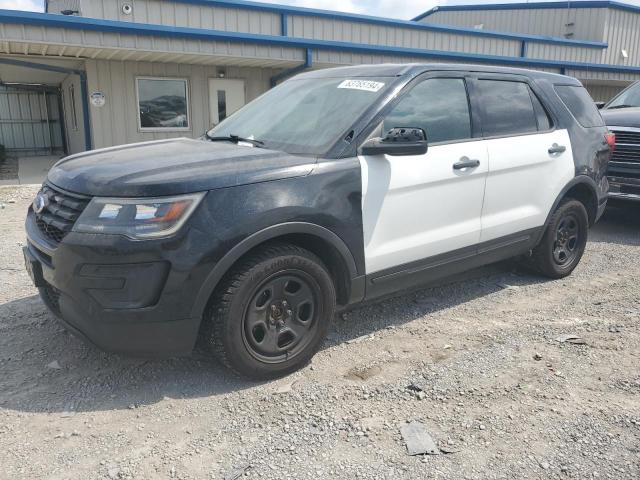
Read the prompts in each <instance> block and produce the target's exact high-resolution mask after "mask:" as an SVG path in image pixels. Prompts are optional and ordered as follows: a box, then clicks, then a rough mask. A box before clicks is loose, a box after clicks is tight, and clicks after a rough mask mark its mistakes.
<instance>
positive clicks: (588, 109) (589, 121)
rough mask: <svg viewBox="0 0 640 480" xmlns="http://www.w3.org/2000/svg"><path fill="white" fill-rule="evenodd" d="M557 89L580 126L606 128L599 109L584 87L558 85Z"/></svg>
mask: <svg viewBox="0 0 640 480" xmlns="http://www.w3.org/2000/svg"><path fill="white" fill-rule="evenodd" d="M555 88H556V92H557V93H558V96H559V97H560V98H561V99H562V101H563V102H564V104H565V105H566V106H567V108H568V109H569V111H570V112H571V113H572V114H573V116H574V117H575V118H576V120H578V122H579V123H580V125H582V126H583V127H586V128H591V127H603V126H604V121H603V120H602V116H601V115H600V112H599V111H598V107H596V104H595V103H594V102H593V99H592V98H591V95H589V93H588V92H587V91H586V90H585V89H584V88H583V87H575V86H571V85H556V87H555Z"/></svg>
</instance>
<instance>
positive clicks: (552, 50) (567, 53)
mask: <svg viewBox="0 0 640 480" xmlns="http://www.w3.org/2000/svg"><path fill="white" fill-rule="evenodd" d="M526 56H527V57H528V58H539V59H543V60H559V61H562V62H582V63H600V61H601V60H602V50H599V49H595V48H576V47H560V46H559V45H551V44H548V43H529V44H527V55H526Z"/></svg>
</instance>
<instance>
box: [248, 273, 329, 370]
mask: <svg viewBox="0 0 640 480" xmlns="http://www.w3.org/2000/svg"><path fill="white" fill-rule="evenodd" d="M321 295H322V292H321V289H320V285H319V284H318V282H316V281H315V279H314V278H313V277H312V276H311V275H309V274H307V273H306V272H304V271H301V270H285V271H282V272H280V273H276V274H274V275H273V276H271V277H270V278H268V279H267V280H265V281H264V282H263V283H262V284H260V285H259V286H258V288H256V289H255V291H254V293H253V295H252V299H251V301H250V302H249V303H248V304H247V308H246V310H245V314H244V318H243V322H244V328H243V331H242V332H243V340H244V342H245V345H246V347H247V349H248V351H249V352H250V353H251V354H252V355H253V356H254V357H255V358H256V359H258V360H259V361H262V362H266V363H279V362H282V361H283V360H286V359H287V358H291V357H294V356H296V355H298V354H299V353H300V352H302V351H304V350H305V348H306V347H307V346H308V345H309V343H310V342H311V341H312V340H313V338H314V334H315V332H316V330H317V329H318V319H317V313H318V309H317V308H316V306H317V304H318V299H319V297H320V296H321Z"/></svg>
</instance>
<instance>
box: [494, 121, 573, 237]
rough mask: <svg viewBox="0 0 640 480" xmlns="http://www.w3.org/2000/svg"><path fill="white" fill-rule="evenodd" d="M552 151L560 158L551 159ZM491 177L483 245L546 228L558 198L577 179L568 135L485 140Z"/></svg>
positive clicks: (562, 132) (556, 132) (554, 156)
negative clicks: (556, 150) (555, 149)
mask: <svg viewBox="0 0 640 480" xmlns="http://www.w3.org/2000/svg"><path fill="white" fill-rule="evenodd" d="M554 145H558V146H564V147H566V150H565V151H564V152H562V153H551V154H550V153H549V152H548V150H549V149H550V148H552V147H553V146H554ZM487 148H488V151H489V166H490V167H489V169H490V171H489V177H488V178H487V192H486V194H485V200H484V209H483V214H482V238H481V240H482V241H483V242H484V241H487V240H493V239H496V238H500V237H504V236H506V235H510V234H513V233H518V232H522V231H525V230H529V229H531V228H536V227H541V226H543V225H544V223H545V221H546V219H547V216H548V215H549V212H550V210H551V208H552V207H553V203H554V202H555V200H556V198H557V197H558V195H559V194H560V192H561V191H562V189H563V188H564V186H565V185H566V184H567V183H569V182H570V181H571V179H572V178H573V177H574V176H575V166H574V163H573V155H572V152H571V142H570V140H569V134H568V133H567V131H566V130H556V131H553V132H547V133H540V134H537V135H523V136H518V137H510V138H502V139H493V140H487Z"/></svg>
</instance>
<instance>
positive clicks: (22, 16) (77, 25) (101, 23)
mask: <svg viewBox="0 0 640 480" xmlns="http://www.w3.org/2000/svg"><path fill="white" fill-rule="evenodd" d="M0 22H5V23H18V24H27V25H41V26H49V27H56V28H72V29H76V30H88V31H99V32H113V33H123V34H130V35H147V36H153V35H157V36H170V37H174V38H192V39H201V40H209V41H225V42H247V43H255V44H261V45H278V46H281V47H292V48H305V49H309V48H310V49H314V50H316V49H323V50H334V51H347V52H357V53H367V54H371V53H377V54H389V55H400V56H409V57H411V56H413V57H422V58H433V59H442V60H456V61H468V62H478V61H480V62H488V63H494V64H501V65H505V64H507V65H516V66H533V67H550V68H561V67H566V68H570V69H576V70H598V71H607V72H625V73H640V66H638V67H635V66H628V65H607V64H598V63H580V62H563V61H556V60H542V59H534V58H521V57H504V56H498V55H478V54H473V53H465V52H446V51H440V50H422V49H418V48H407V47H389V46H381V45H369V44H362V43H348V42H335V41H327V40H315V39H308V38H296V37H282V36H272V35H260V34H254V33H239V32H226V31H220V30H206V29H199V28H185V27H173V26H168V25H149V24H144V23H132V22H121V21H116V20H102V19H95V18H87V17H76V16H65V15H50V14H43V13H33V12H17V11H14V10H0Z"/></svg>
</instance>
